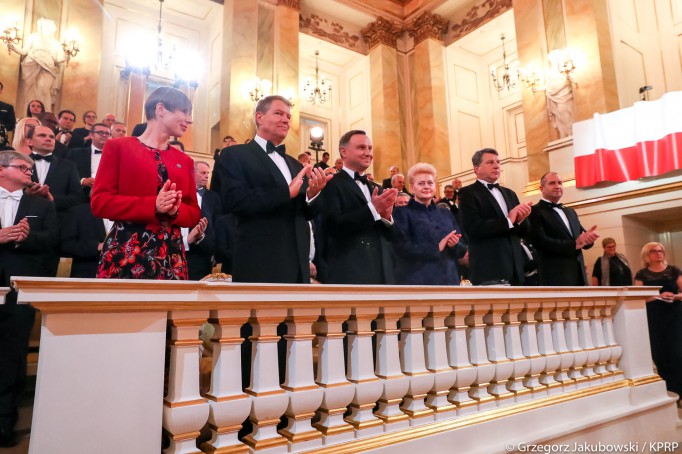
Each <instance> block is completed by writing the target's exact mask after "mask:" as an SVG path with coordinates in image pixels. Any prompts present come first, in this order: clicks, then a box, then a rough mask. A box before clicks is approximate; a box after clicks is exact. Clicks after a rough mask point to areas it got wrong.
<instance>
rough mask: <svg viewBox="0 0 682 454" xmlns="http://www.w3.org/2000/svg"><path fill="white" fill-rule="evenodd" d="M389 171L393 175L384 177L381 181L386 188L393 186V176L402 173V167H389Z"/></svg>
mask: <svg viewBox="0 0 682 454" xmlns="http://www.w3.org/2000/svg"><path fill="white" fill-rule="evenodd" d="M388 171H389V173H390V175H391V176H390V177H388V178H386V179H384V181H383V182H382V183H381V187H382V188H384V189H391V188H392V187H393V185H392V184H391V180H392V179H393V176H394V175H396V174H398V173H400V169H399V168H398V166H391V167H390V168H389V169H388Z"/></svg>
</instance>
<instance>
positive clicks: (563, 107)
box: [546, 76, 574, 138]
mask: <svg viewBox="0 0 682 454" xmlns="http://www.w3.org/2000/svg"><path fill="white" fill-rule="evenodd" d="M546 94H547V110H548V112H549V120H550V122H551V124H552V127H554V128H556V129H557V131H559V138H563V137H568V136H570V135H572V134H573V129H572V126H573V117H574V105H573V82H571V80H570V79H567V78H565V77H563V76H559V77H553V78H552V79H550V80H549V81H548V82H547V90H546Z"/></svg>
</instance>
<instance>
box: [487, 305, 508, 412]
mask: <svg viewBox="0 0 682 454" xmlns="http://www.w3.org/2000/svg"><path fill="white" fill-rule="evenodd" d="M506 311H507V305H506V304H503V303H495V304H493V306H492V308H491V309H490V312H488V313H487V314H485V315H484V316H483V321H484V323H485V328H484V332H485V342H486V349H487V351H488V359H489V360H490V362H491V363H492V364H494V365H495V375H494V376H493V379H492V380H491V382H490V386H488V392H489V393H490V394H491V395H493V396H495V398H496V399H497V404H498V405H507V404H512V403H514V399H513V397H514V394H513V393H511V392H510V391H509V390H508V389H507V383H508V381H509V378H510V377H511V376H512V375H513V374H514V364H513V363H512V362H511V361H510V360H509V358H507V350H506V348H505V345H504V322H502V315H503V314H504V313H505V312H506Z"/></svg>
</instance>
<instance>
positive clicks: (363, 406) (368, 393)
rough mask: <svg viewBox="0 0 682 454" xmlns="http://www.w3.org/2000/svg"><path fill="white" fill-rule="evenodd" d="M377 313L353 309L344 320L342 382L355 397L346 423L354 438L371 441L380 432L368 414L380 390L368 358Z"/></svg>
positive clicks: (379, 422)
mask: <svg viewBox="0 0 682 454" xmlns="http://www.w3.org/2000/svg"><path fill="white" fill-rule="evenodd" d="M378 312H379V310H378V309H377V308H371V307H354V308H353V309H352V310H351V317H350V319H348V333H347V335H348V357H347V358H346V360H347V366H346V370H347V372H346V378H347V379H348V381H350V382H351V383H352V384H353V385H354V387H355V394H354V395H353V400H352V401H351V403H350V414H349V415H348V416H347V417H346V422H348V423H349V424H351V425H352V426H353V428H354V429H355V436H356V437H371V436H374V435H377V434H380V433H382V432H383V431H384V428H383V421H382V420H381V419H379V418H377V417H376V416H374V414H373V413H372V411H373V410H374V407H375V406H376V402H377V400H379V397H381V393H382V392H383V390H384V386H383V383H382V382H381V381H380V380H379V377H377V376H376V375H375V374H374V358H373V354H372V336H373V335H374V333H373V332H372V320H374V318H375V317H376V316H377V314H378Z"/></svg>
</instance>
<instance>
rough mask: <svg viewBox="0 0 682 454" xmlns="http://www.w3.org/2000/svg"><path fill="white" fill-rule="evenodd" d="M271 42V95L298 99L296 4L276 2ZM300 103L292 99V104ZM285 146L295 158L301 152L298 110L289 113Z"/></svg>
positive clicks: (292, 0)
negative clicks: (272, 78)
mask: <svg viewBox="0 0 682 454" xmlns="http://www.w3.org/2000/svg"><path fill="white" fill-rule="evenodd" d="M276 11H277V13H276V20H275V28H274V34H275V40H274V47H275V52H274V60H275V62H274V63H275V65H274V67H275V74H274V81H273V82H274V84H273V86H274V87H275V90H274V91H273V93H276V94H279V95H282V96H286V97H288V96H289V95H291V94H293V95H294V96H295V97H296V98H298V66H299V62H298V14H299V12H300V11H301V5H300V1H299V0H277V9H276ZM301 102H302V101H301V100H299V99H295V100H294V103H295V104H299V105H300V103H301ZM285 143H286V144H287V149H288V150H295V151H291V152H290V154H291V155H292V156H294V157H296V156H297V155H298V153H300V152H301V151H303V150H300V146H301V140H300V121H299V110H298V109H297V108H296V106H294V108H293V109H292V110H291V127H290V129H289V134H288V135H287V138H286V141H285Z"/></svg>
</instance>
